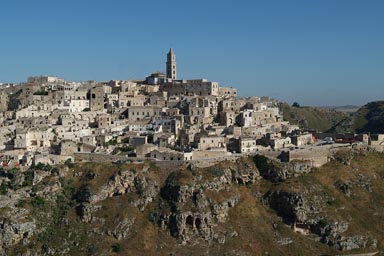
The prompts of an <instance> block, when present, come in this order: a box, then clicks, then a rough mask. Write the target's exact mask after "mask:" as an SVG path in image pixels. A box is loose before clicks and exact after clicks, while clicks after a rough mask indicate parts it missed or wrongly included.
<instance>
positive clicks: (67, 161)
mask: <svg viewBox="0 0 384 256" xmlns="http://www.w3.org/2000/svg"><path fill="white" fill-rule="evenodd" d="M64 164H65V165H66V166H68V168H73V167H74V166H75V165H74V164H73V163H72V159H71V158H68V159H67V160H65V162H64Z"/></svg>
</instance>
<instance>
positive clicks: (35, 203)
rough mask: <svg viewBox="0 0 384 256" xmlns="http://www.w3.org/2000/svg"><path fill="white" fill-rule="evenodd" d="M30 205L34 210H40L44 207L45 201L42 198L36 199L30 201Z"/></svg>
mask: <svg viewBox="0 0 384 256" xmlns="http://www.w3.org/2000/svg"><path fill="white" fill-rule="evenodd" d="M31 205H32V206H33V207H34V208H40V207H42V206H44V205H45V199H44V198H42V197H39V196H38V197H36V198H34V199H32V201H31Z"/></svg>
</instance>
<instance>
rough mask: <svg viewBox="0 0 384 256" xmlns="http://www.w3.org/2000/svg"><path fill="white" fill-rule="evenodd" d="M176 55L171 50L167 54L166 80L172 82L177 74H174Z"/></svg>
mask: <svg viewBox="0 0 384 256" xmlns="http://www.w3.org/2000/svg"><path fill="white" fill-rule="evenodd" d="M176 70H177V69H176V54H175V52H174V51H173V50H172V48H171V49H169V52H168V54H167V78H172V79H173V80H176V79H177V72H176Z"/></svg>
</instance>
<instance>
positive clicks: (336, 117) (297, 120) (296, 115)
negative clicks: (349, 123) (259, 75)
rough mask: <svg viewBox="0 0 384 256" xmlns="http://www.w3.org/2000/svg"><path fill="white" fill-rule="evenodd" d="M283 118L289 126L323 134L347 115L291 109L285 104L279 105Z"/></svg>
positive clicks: (324, 109) (317, 108)
mask: <svg viewBox="0 0 384 256" xmlns="http://www.w3.org/2000/svg"><path fill="white" fill-rule="evenodd" d="M279 107H280V109H281V110H282V112H283V118H284V120H286V121H289V122H290V123H291V124H296V125H299V126H300V127H301V128H303V129H314V130H316V131H318V132H325V131H327V130H329V129H331V128H332V127H334V126H335V125H336V124H338V123H340V122H341V121H342V120H345V119H346V118H348V114H346V113H344V112H341V111H337V110H333V109H326V108H319V107H293V106H290V105H288V104H287V103H280V105H279Z"/></svg>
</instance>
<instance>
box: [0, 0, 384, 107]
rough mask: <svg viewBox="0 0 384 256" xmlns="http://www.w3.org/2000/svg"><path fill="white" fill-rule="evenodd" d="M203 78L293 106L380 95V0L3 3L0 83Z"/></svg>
mask: <svg viewBox="0 0 384 256" xmlns="http://www.w3.org/2000/svg"><path fill="white" fill-rule="evenodd" d="M170 47H172V48H173V49H174V50H175V52H176V55H177V63H178V78H180V79H181V78H182V79H194V78H207V79H209V80H212V81H218V82H220V84H221V85H222V86H234V87H237V88H238V90H239V94H240V96H251V95H257V96H263V95H269V96H272V97H275V98H277V99H280V100H284V101H287V102H290V103H292V102H293V101H297V102H299V103H300V104H302V105H343V104H364V103H366V102H368V101H372V100H380V99H384V1H383V0H317V1H315V0H301V1H299V0H281V1H277V0H268V1H267V0H264V1H257V0H249V1H245V0H236V1H235V0H232V1H228V0H205V1H202V0H193V1H192V0H191V1H187V0H185V1H182V0H169V1H166V0H164V1H161V0H153V1H145V0H141V1H139V0H126V1H123V0H109V1H107V0H104V1H98V0H89V1H86V0H76V1H75V0H62V1H59V0H57V1H53V0H49V1H48V0H46V1H45V0H33V1H31V0H24V1H22V0H3V1H1V2H0V81H1V82H21V81H25V80H26V78H27V77H28V76H31V75H41V74H47V75H57V76H60V77H64V78H65V79H67V80H73V81H80V80H90V79H94V80H99V81H104V80H111V79H141V78H144V77H145V76H147V75H149V74H150V73H151V72H154V71H158V70H159V71H165V58H166V53H167V51H168V50H169V48H170Z"/></svg>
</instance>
